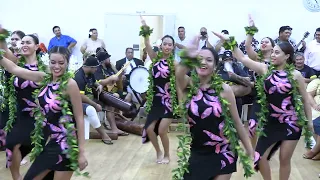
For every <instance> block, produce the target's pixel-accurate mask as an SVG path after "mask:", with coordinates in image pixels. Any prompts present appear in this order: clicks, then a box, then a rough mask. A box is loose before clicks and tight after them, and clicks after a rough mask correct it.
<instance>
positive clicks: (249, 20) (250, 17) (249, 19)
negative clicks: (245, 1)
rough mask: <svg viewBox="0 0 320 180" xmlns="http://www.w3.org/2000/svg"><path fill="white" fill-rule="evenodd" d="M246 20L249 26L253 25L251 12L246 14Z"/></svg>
mask: <svg viewBox="0 0 320 180" xmlns="http://www.w3.org/2000/svg"><path fill="white" fill-rule="evenodd" d="M248 22H249V26H251V27H254V26H255V24H254V21H253V18H252V16H251V14H249V15H248Z"/></svg>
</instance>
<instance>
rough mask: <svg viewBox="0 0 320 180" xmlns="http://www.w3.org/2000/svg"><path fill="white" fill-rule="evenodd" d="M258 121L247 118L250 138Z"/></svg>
mask: <svg viewBox="0 0 320 180" xmlns="http://www.w3.org/2000/svg"><path fill="white" fill-rule="evenodd" d="M257 126H258V123H257V121H256V120H254V119H250V120H249V124H248V129H249V136H250V138H252V137H254V136H255V134H256V130H257Z"/></svg>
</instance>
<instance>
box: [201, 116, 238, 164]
mask: <svg viewBox="0 0 320 180" xmlns="http://www.w3.org/2000/svg"><path fill="white" fill-rule="evenodd" d="M223 127H224V122H221V123H220V124H219V130H220V134H219V135H215V134H213V133H211V132H210V131H207V130H203V132H204V133H205V134H207V135H208V136H209V138H210V139H211V140H212V141H208V142H206V143H205V144H204V145H205V146H214V147H215V152H216V153H217V154H218V153H222V155H223V156H224V157H225V158H226V159H227V160H228V163H229V164H232V163H234V160H235V155H234V153H233V152H232V151H231V150H230V148H229V146H230V144H229V143H228V140H227V138H226V137H225V136H224V134H223ZM226 163H227V162H225V161H224V160H221V169H223V168H224V167H225V166H226Z"/></svg>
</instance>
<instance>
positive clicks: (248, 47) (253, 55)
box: [245, 15, 258, 61]
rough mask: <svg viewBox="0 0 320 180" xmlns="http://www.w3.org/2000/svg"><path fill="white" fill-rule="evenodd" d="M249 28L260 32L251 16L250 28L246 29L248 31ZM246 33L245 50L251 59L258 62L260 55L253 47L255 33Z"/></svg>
mask: <svg viewBox="0 0 320 180" xmlns="http://www.w3.org/2000/svg"><path fill="white" fill-rule="evenodd" d="M247 28H249V29H256V30H258V29H257V28H256V27H255V25H254V21H253V19H252V17H251V15H249V27H246V30H247ZM246 33H247V39H246V42H245V49H246V51H247V54H248V56H249V58H250V59H252V60H254V61H256V60H258V54H257V53H256V52H255V51H254V49H253V47H252V45H251V43H252V39H253V34H254V31H253V33H251V32H249V33H248V32H246Z"/></svg>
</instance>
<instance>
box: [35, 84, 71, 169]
mask: <svg viewBox="0 0 320 180" xmlns="http://www.w3.org/2000/svg"><path fill="white" fill-rule="evenodd" d="M58 88H59V84H48V85H47V86H46V87H45V88H44V89H43V90H42V91H41V93H40V94H39V96H38V97H43V99H44V101H45V102H46V104H45V105H42V106H44V109H42V112H43V113H44V114H45V115H47V114H48V113H49V112H52V113H59V112H61V110H62V107H61V106H60V105H61V104H60V101H59V100H57V98H58V95H57V94H54V93H53V92H52V90H57V89H58ZM51 89H52V90H51ZM71 121H72V117H71V116H61V117H60V118H59V122H58V123H59V124H58V125H55V124H53V123H50V122H48V120H47V119H45V120H44V121H43V126H48V127H49V129H50V131H51V132H50V138H51V139H54V140H55V141H56V142H57V144H59V145H60V148H61V150H62V151H65V150H67V149H68V148H69V146H68V143H67V133H68V132H67V129H66V128H65V127H64V123H65V122H71ZM72 128H73V129H74V131H73V132H72V134H73V135H74V136H76V132H75V127H72ZM58 158H59V160H58V162H57V164H58V163H60V162H62V156H60V155H59V157H58ZM67 158H68V157H67Z"/></svg>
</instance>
